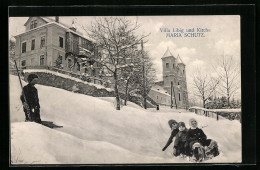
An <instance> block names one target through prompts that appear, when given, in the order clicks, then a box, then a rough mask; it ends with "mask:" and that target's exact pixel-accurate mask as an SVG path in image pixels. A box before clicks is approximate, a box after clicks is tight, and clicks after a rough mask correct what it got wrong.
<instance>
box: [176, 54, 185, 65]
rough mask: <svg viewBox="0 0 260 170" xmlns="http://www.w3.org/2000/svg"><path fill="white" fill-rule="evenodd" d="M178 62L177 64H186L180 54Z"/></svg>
mask: <svg viewBox="0 0 260 170" xmlns="http://www.w3.org/2000/svg"><path fill="white" fill-rule="evenodd" d="M176 62H177V64H184V63H183V61H182V59H181V57H180V55H179V54H178V56H177V61H176ZM184 65H185V64H184Z"/></svg>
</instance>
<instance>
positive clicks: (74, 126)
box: [10, 75, 242, 164]
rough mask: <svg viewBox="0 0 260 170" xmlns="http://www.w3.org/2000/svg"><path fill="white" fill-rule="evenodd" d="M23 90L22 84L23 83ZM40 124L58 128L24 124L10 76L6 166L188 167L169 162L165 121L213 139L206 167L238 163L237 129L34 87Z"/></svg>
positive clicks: (181, 114)
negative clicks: (214, 148)
mask: <svg viewBox="0 0 260 170" xmlns="http://www.w3.org/2000/svg"><path fill="white" fill-rule="evenodd" d="M23 85H25V82H23ZM36 88H37V89H38V93H39V99H40V104H41V118H42V120H48V121H53V122H54V123H56V124H57V125H62V126H63V128H60V129H49V128H47V127H44V126H42V125H39V124H36V123H32V122H24V113H23V110H22V104H21V102H20V100H19V96H20V94H21V88H20V85H19V80H18V77H17V76H12V75H10V121H11V125H10V127H11V132H10V133H11V160H12V163H13V164H111V163H119V164H125V163H127V164H129V163H190V162H189V161H188V160H186V159H182V158H173V157H172V145H170V146H169V147H168V148H167V150H166V151H164V152H162V148H163V147H164V145H165V144H166V142H167V140H168V138H169V136H170V128H169V126H168V123H167V122H168V120H169V119H175V120H177V121H184V122H185V124H186V126H187V127H189V124H188V122H189V119H190V118H192V117H193V118H196V119H197V120H198V123H199V127H204V128H203V131H204V132H205V134H206V135H207V136H208V138H212V139H215V140H216V141H217V142H218V144H219V146H220V149H221V154H220V155H219V156H218V157H215V158H214V159H212V160H208V161H205V162H206V163H211V162H214V163H215V162H241V147H242V146H241V124H240V123H239V121H229V120H220V121H216V120H215V119H212V118H208V117H203V116H199V115H195V114H194V113H191V112H186V111H184V110H182V111H181V112H179V111H176V110H172V109H170V108H165V107H161V108H160V111H156V110H155V109H148V110H144V109H142V108H141V107H139V106H138V105H136V104H134V103H130V102H129V104H128V106H124V107H122V108H121V110H120V111H118V110H115V107H114V104H115V100H114V98H95V97H91V96H87V95H82V94H76V93H72V92H68V91H66V90H62V89H58V88H53V87H47V86H42V85H36Z"/></svg>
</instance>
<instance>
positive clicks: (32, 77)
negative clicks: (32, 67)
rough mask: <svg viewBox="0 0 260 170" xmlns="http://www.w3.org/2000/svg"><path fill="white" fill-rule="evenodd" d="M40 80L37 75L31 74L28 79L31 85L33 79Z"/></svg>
mask: <svg viewBox="0 0 260 170" xmlns="http://www.w3.org/2000/svg"><path fill="white" fill-rule="evenodd" d="M35 78H38V76H37V75H36V74H30V75H29V76H28V78H27V80H28V82H29V83H30V82H31V81H32V80H33V79H35Z"/></svg>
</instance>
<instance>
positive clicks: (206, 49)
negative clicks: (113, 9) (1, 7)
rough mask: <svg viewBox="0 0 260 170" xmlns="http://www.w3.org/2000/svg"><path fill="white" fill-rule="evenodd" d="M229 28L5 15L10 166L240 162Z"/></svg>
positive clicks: (233, 34)
mask: <svg viewBox="0 0 260 170" xmlns="http://www.w3.org/2000/svg"><path fill="white" fill-rule="evenodd" d="M240 19H241V18H240V15H150V16H142V15H140V16H120V15H118V16H27V17H25V16H22V17H13V16H12V17H9V50H8V52H9V104H10V105H9V110H10V113H9V118H10V164H11V165H14V166H16V165H50V164H58V165H59V164H60V165H64V164H65V165H66V164H85V165H93V164H102V165H107V164H154V163H155V164H166V163H167V164H168V163H170V164H177V163H183V164H193V163H206V164H207V163H208V164H213V163H242V119H241V117H242V110H241V107H242V102H241V30H240V28H241V25H240V24H241V23H240Z"/></svg>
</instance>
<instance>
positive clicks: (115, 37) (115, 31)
mask: <svg viewBox="0 0 260 170" xmlns="http://www.w3.org/2000/svg"><path fill="white" fill-rule="evenodd" d="M139 27H140V25H139V24H138V22H137V21H136V22H132V21H131V20H129V19H127V18H125V17H99V18H96V20H95V22H92V23H91V26H90V28H84V29H85V30H86V31H87V33H88V35H89V37H90V38H92V39H93V40H94V41H95V44H96V46H97V48H98V51H99V52H100V55H99V56H98V57H95V58H93V60H95V61H96V62H97V63H99V64H100V65H101V66H104V67H106V69H107V70H108V71H109V72H110V73H111V74H112V75H113V80H114V82H113V83H114V91H115V96H116V109H117V110H120V98H119V91H118V81H119V72H120V70H121V68H124V67H125V66H126V64H127V63H126V60H127V57H128V56H127V55H125V51H127V50H129V49H131V48H132V47H134V46H136V45H138V44H140V42H141V40H142V39H144V38H145V37H147V36H148V35H138V34H137V33H136V31H137V30H138V29H139Z"/></svg>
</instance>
